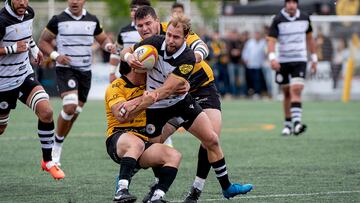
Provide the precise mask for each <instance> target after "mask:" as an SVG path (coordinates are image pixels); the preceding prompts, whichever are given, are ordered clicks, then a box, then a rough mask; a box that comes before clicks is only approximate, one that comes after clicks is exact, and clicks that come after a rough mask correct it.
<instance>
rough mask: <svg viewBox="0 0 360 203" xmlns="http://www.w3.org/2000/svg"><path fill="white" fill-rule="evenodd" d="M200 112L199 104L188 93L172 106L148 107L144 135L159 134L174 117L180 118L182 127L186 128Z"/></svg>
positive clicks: (151, 136) (154, 135)
mask: <svg viewBox="0 0 360 203" xmlns="http://www.w3.org/2000/svg"><path fill="white" fill-rule="evenodd" d="M201 112H202V108H201V106H200V105H199V104H198V103H197V102H196V101H195V100H194V99H193V98H192V97H191V95H189V94H187V95H186V97H185V98H184V99H183V100H181V101H179V102H178V103H176V104H175V105H173V106H170V107H167V108H158V109H151V108H148V109H146V135H147V136H148V137H150V138H153V137H157V136H159V135H160V134H161V131H162V128H163V127H164V125H165V124H166V123H167V122H168V121H169V120H170V119H171V118H174V117H178V118H180V119H182V120H183V122H184V124H183V127H184V128H185V129H188V128H190V126H191V125H192V123H193V122H194V120H195V119H196V117H197V116H198V115H199V114H200V113H201Z"/></svg>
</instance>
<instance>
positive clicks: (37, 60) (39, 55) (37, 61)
mask: <svg viewBox="0 0 360 203" xmlns="http://www.w3.org/2000/svg"><path fill="white" fill-rule="evenodd" d="M43 61H44V55H43V53H42V52H41V51H40V50H39V53H38V54H37V57H36V58H34V62H35V63H37V64H39V65H40V64H41V63H42V62H43Z"/></svg>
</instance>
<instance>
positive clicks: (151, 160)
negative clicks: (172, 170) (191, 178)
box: [139, 143, 181, 168]
mask: <svg viewBox="0 0 360 203" xmlns="http://www.w3.org/2000/svg"><path fill="white" fill-rule="evenodd" d="M180 160H181V154H180V153H179V152H178V151H177V150H176V149H174V148H172V147H169V146H167V145H164V144H160V143H154V144H152V145H151V146H150V147H148V148H147V149H146V150H145V151H144V152H143V154H142V155H141V156H140V158H139V164H140V166H141V167H142V168H148V167H158V166H163V165H167V166H172V167H176V168H177V167H178V166H179V164H180Z"/></svg>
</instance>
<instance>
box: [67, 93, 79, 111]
mask: <svg viewBox="0 0 360 203" xmlns="http://www.w3.org/2000/svg"><path fill="white" fill-rule="evenodd" d="M78 105H79V99H78V95H77V94H76V93H70V94H67V95H65V96H64V97H63V111H64V113H66V114H68V115H74V114H75V113H76V108H77V107H78ZM81 110H82V109H80V112H81Z"/></svg>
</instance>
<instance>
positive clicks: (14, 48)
mask: <svg viewBox="0 0 360 203" xmlns="http://www.w3.org/2000/svg"><path fill="white" fill-rule="evenodd" d="M4 49H5V54H6V55H8V54H14V53H16V51H17V44H16V43H15V44H13V45H11V46H7V47H4Z"/></svg>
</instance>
